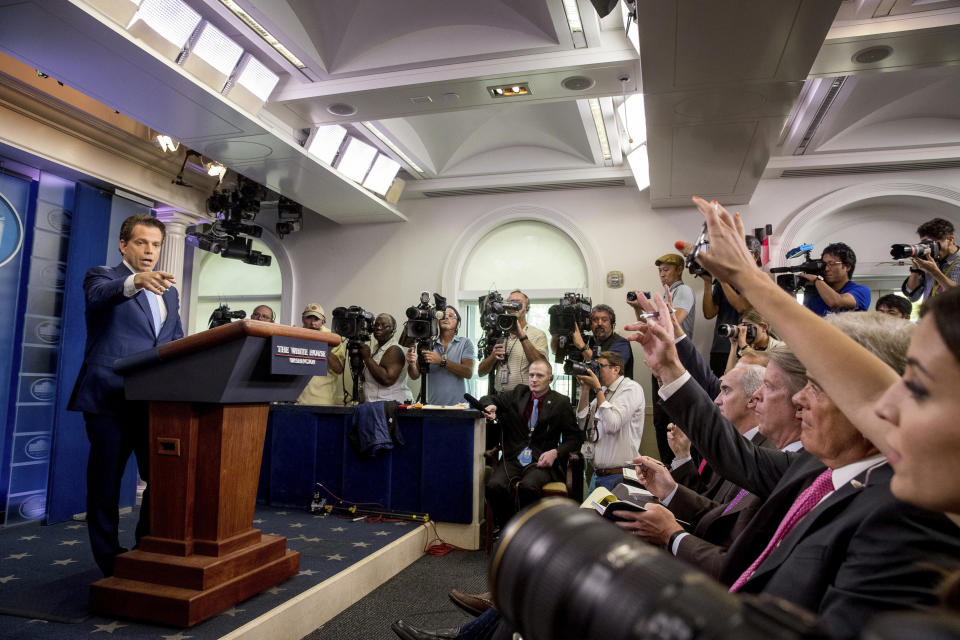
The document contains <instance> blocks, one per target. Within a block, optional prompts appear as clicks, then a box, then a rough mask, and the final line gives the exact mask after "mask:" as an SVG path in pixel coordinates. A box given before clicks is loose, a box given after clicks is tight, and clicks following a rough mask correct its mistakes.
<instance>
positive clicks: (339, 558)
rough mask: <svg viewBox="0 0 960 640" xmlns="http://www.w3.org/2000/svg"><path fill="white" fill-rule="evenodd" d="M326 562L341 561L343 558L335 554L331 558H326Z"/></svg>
mask: <svg viewBox="0 0 960 640" xmlns="http://www.w3.org/2000/svg"><path fill="white" fill-rule="evenodd" d="M327 560H343V556H342V555H340V554H339V553H335V554H333V555H332V556H327Z"/></svg>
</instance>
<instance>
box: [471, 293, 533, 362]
mask: <svg viewBox="0 0 960 640" xmlns="http://www.w3.org/2000/svg"><path fill="white" fill-rule="evenodd" d="M477 303H478V304H477V308H478V309H480V327H481V329H483V337H482V338H480V342H479V344H478V345H477V348H478V349H479V351H480V358H481V359H483V358H488V357H490V354H491V353H493V348H494V347H495V346H496V345H497V344H498V343H500V342H504V341H505V340H506V339H507V336H509V335H510V332H511V331H513V330H514V329H516V328H517V317H518V314H519V312H520V311H521V309H523V304H522V303H520V302H515V301H513V300H504V299H503V295H501V294H500V293H499V292H497V291H491V292H490V293H488V294H487V295H485V296H480V298H479V299H478V300H477ZM511 311H513V312H514V313H510V312H511Z"/></svg>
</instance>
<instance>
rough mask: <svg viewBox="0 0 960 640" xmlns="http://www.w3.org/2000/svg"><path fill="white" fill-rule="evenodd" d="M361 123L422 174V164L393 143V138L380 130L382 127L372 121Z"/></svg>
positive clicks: (409, 165)
mask: <svg viewBox="0 0 960 640" xmlns="http://www.w3.org/2000/svg"><path fill="white" fill-rule="evenodd" d="M360 124H362V125H363V126H364V127H366V128H367V130H368V131H369V132H370V133H372V134H373V135H374V136H376V138H377V139H378V140H379V141H380V142H382V143H383V144H385V145H386V146H387V148H388V149H390V151H393V152H394V153H395V154H397V156H398V157H399V158H400V159H401V160H403V161H404V162H405V163H406V164H407V167H409V168H410V169H412V170H413V171H415V172H416V173H417V174H418V175H420V176H422V174H423V169H421V168H420V165H418V164H417V163H416V162H414V161H413V159H412V158H411V157H410V156H408V155H407V154H405V153H404V152H403V150H402V149H401V148H400V147H398V146H397V145H396V144H394V143H393V140H391V139H390V138H389V137H387V135H386V134H385V133H383V132H382V131H380V129H378V128H377V127H376V126H375V125H374V124H373V123H372V122H367V121H363V122H361V123H360Z"/></svg>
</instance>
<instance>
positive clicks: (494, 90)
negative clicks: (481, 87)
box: [487, 82, 533, 98]
mask: <svg viewBox="0 0 960 640" xmlns="http://www.w3.org/2000/svg"><path fill="white" fill-rule="evenodd" d="M487 91H489V92H490V97H492V98H515V97H517V96H529V95H532V94H533V92H532V91H530V85H529V84H528V83H526V82H518V83H515V84H504V85H500V86H496V87H487Z"/></svg>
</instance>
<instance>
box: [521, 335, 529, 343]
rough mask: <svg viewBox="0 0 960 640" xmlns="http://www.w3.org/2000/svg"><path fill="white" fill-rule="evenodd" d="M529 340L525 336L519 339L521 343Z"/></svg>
mask: <svg viewBox="0 0 960 640" xmlns="http://www.w3.org/2000/svg"><path fill="white" fill-rule="evenodd" d="M529 339H530V338H528V337H527V336H523V337H522V338H519V340H520V342H523V341H524V340H529Z"/></svg>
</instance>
